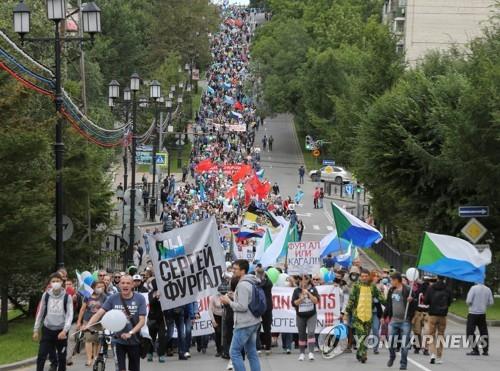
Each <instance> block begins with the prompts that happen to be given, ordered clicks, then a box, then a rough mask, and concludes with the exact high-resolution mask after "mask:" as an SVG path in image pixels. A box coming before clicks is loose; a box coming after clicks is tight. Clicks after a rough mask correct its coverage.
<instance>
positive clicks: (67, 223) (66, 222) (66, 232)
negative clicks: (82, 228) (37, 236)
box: [49, 215, 74, 242]
mask: <svg viewBox="0 0 500 371" xmlns="http://www.w3.org/2000/svg"><path fill="white" fill-rule="evenodd" d="M62 225H63V238H62V239H63V242H65V241H67V240H69V239H70V238H71V236H72V235H73V231H74V227H73V222H72V221H71V219H70V218H69V216H66V215H63V220H62ZM49 231H50V237H51V238H52V239H53V240H54V241H55V240H56V218H55V217H54V218H52V220H51V221H50V223H49Z"/></svg>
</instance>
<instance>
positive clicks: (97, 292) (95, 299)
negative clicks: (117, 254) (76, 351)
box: [76, 281, 107, 366]
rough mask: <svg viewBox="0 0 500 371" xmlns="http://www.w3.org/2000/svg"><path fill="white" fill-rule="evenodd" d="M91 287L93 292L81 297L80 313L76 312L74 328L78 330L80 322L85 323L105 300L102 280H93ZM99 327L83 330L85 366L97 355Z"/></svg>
mask: <svg viewBox="0 0 500 371" xmlns="http://www.w3.org/2000/svg"><path fill="white" fill-rule="evenodd" d="M91 287H92V289H93V290H94V292H93V293H92V295H90V296H89V297H88V298H85V299H83V304H82V307H81V308H80V313H79V314H78V320H77V322H76V328H77V329H78V330H79V329H80V328H81V327H82V324H86V323H87V322H88V321H89V319H90V318H91V317H92V316H93V315H94V314H96V313H97V311H98V310H99V309H100V308H101V306H102V305H103V304H104V302H105V301H106V298H107V295H106V291H105V290H106V284H105V283H104V282H103V281H94V282H93V283H92V286H91ZM98 330H99V328H98V327H97V326H96V327H94V328H93V329H92V331H85V335H84V338H85V353H86V354H87V362H86V363H85V365H86V366H91V365H92V361H93V359H95V358H96V357H97V354H98V353H99V336H98V333H97V331H98Z"/></svg>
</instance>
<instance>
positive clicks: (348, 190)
mask: <svg viewBox="0 0 500 371" xmlns="http://www.w3.org/2000/svg"><path fill="white" fill-rule="evenodd" d="M345 193H347V194H348V195H352V194H353V193H354V186H353V185H352V184H351V183H349V184H346V186H345Z"/></svg>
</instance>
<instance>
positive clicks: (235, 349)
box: [229, 324, 260, 371]
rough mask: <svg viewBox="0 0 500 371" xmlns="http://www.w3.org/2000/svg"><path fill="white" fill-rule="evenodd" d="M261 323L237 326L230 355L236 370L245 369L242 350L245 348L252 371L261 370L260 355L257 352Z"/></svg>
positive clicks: (241, 370)
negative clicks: (258, 331) (242, 326)
mask: <svg viewBox="0 0 500 371" xmlns="http://www.w3.org/2000/svg"><path fill="white" fill-rule="evenodd" d="M258 329H259V325H258V324H257V325H253V326H249V327H244V328H235V329H234V332H233V340H232V341H231V349H230V351H229V352H230V355H231V360H232V361H233V367H234V371H245V363H244V361H243V356H242V355H241V352H242V350H245V353H246V354H247V357H248V361H249V362H250V370H251V371H260V362H259V356H258V354H257V344H256V343H257V330H258Z"/></svg>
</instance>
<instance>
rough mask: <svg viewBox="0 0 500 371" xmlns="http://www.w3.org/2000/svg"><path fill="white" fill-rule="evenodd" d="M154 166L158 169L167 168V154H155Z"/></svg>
mask: <svg viewBox="0 0 500 371" xmlns="http://www.w3.org/2000/svg"><path fill="white" fill-rule="evenodd" d="M156 165H158V166H159V167H160V168H166V167H168V153H167V152H158V153H157V154H156Z"/></svg>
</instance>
